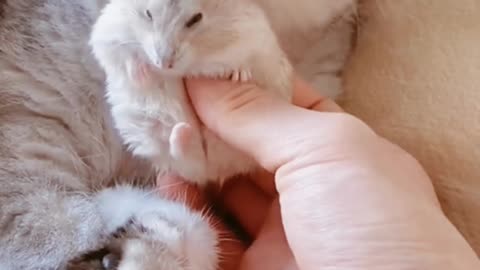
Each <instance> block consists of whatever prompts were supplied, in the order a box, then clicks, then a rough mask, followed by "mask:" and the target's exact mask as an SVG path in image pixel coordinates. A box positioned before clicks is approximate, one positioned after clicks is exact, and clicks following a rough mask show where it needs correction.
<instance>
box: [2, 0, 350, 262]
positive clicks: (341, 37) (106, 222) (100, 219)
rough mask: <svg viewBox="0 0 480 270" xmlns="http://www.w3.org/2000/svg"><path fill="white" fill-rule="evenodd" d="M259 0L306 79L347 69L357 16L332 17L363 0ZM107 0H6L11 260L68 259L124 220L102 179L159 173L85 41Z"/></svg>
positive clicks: (5, 184)
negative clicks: (126, 141)
mask: <svg viewBox="0 0 480 270" xmlns="http://www.w3.org/2000/svg"><path fill="white" fill-rule="evenodd" d="M118 1H122V0H118ZM256 1H259V3H263V4H262V6H263V7H264V8H265V11H266V13H267V16H268V17H269V18H271V21H272V26H273V28H274V29H275V31H276V32H277V33H278V34H279V39H280V42H281V44H282V46H284V49H285V51H286V52H287V55H288V56H289V58H290V59H291V60H292V63H293V64H294V66H295V67H296V68H297V70H300V73H301V74H302V75H303V76H304V77H306V78H307V79H308V81H310V82H316V85H317V86H318V88H319V90H321V91H322V90H325V89H322V86H324V85H328V84H329V83H330V82H332V81H337V80H339V79H338V78H339V77H338V76H337V72H339V71H341V66H342V65H343V61H344V60H345V59H346V54H347V51H348V47H349V46H348V43H349V34H350V32H351V29H350V28H349V27H348V23H347V21H348V20H340V21H337V22H338V24H337V23H336V24H334V25H333V26H334V27H333V28H330V26H331V23H332V22H333V20H334V18H335V17H337V16H339V15H340V14H344V13H345V12H346V11H347V8H350V7H351V5H352V4H353V1H346V0H336V1H332V0H298V1H291V0H256ZM103 2H104V1H101V0H98V1H96V0H84V1H77V0H37V1H31V0H4V1H0V185H1V189H0V251H1V252H0V266H1V267H2V268H1V269H8V270H36V269H60V270H63V269H66V267H67V263H68V262H69V261H70V260H71V259H73V258H75V257H78V256H79V255H81V254H83V253H86V252H88V251H91V250H95V249H97V248H100V247H102V246H104V245H105V244H107V243H108V241H107V240H108V239H109V235H110V231H109V229H108V228H112V227H114V226H112V224H111V222H112V220H111V219H110V218H109V217H106V216H104V214H105V212H103V211H101V209H104V208H105V207H107V205H106V204H105V203H100V204H99V202H100V201H99V200H97V199H96V198H97V196H98V194H97V191H98V190H102V189H104V188H105V187H106V186H108V185H111V184H112V182H118V183H129V184H138V185H148V184H151V185H153V182H154V181H153V180H154V179H153V177H152V171H151V170H150V166H149V165H148V164H146V163H145V162H143V161H142V160H141V159H138V158H133V157H132V156H131V155H130V154H129V152H128V151H126V150H125V149H124V148H123V147H122V142H121V139H120V137H119V135H118V132H117V131H116V130H115V129H114V128H113V124H112V120H111V116H110V112H109V106H108V105H107V104H106V102H105V101H104V95H105V92H104V81H105V77H104V75H103V72H102V69H101V68H100V67H99V66H98V64H97V63H96V61H94V58H93V57H92V56H91V54H90V48H89V47H88V45H87V42H88V38H89V36H90V29H91V26H92V25H93V23H94V21H95V20H96V17H97V16H98V14H99V13H100V8H102V7H103V5H104V3H103ZM347 13H349V11H348V12H347ZM337 25H340V26H338V27H337ZM337 30H338V31H337ZM293 41H295V42H293ZM343 41H345V42H343ZM339 44H340V45H339ZM305 52H308V57H307V56H305V54H304V53H305ZM326 52H328V53H326ZM119 57H120V56H119ZM325 61H326V62H325ZM323 63H328V64H326V65H324V64H323ZM298 67H302V68H301V69H299V68H298ZM328 74H330V75H328ZM330 78H333V79H330ZM325 82H329V83H325ZM333 85H340V84H339V83H333ZM337 92H338V91H335V93H337ZM111 192H113V193H115V192H119V195H118V196H117V197H120V195H121V194H123V193H122V192H120V191H111ZM138 206H139V207H140V208H142V207H143V206H141V205H138ZM178 207H181V206H178ZM178 207H177V208H178ZM117 210H118V209H117ZM131 211H132V212H137V211H138V212H142V209H137V210H135V209H131ZM159 211H168V209H160V208H159ZM108 214H110V215H111V214H112V213H111V212H109V213H108ZM187 216H188V215H187ZM193 219H195V218H193ZM193 219H192V220H193ZM190 222H193V221H188V222H186V223H185V224H191V223H190ZM185 224H183V225H182V226H186V225H185ZM182 226H180V227H182ZM200 234H202V233H200ZM195 235H196V234H195ZM203 235H204V236H205V235H206V236H208V233H206V234H203ZM141 237H142V235H141V234H140V235H139V237H137V239H142V238H141ZM200 237H202V235H200ZM195 241H196V240H195ZM202 241H203V240H202ZM207 242H208V241H207ZM145 243H148V242H145ZM132 245H135V244H132ZM147 247H148V248H147V249H148V250H151V251H152V252H153V251H155V250H153V249H152V248H151V246H147ZM191 247H192V248H197V245H194V246H191ZM205 251H206V250H205ZM132 255H135V254H132Z"/></svg>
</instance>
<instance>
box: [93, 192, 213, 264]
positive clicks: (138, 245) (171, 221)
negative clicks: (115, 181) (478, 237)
mask: <svg viewBox="0 0 480 270" xmlns="http://www.w3.org/2000/svg"><path fill="white" fill-rule="evenodd" d="M97 201H98V205H99V211H100V213H101V214H102V215H103V216H104V217H105V218H106V219H107V220H109V223H108V224H106V226H107V230H108V231H111V232H113V231H115V230H116V229H118V228H121V227H123V226H125V224H127V223H128V221H129V220H130V219H134V222H135V223H137V225H138V226H143V227H144V228H145V229H146V232H139V233H137V234H136V235H135V237H134V238H133V239H132V238H131V237H126V239H124V240H123V241H122V243H121V245H122V249H123V252H124V254H123V258H122V260H121V261H120V265H119V268H118V270H137V269H142V270H148V269H152V270H155V269H162V270H182V269H190V270H215V269H216V267H217V263H218V257H217V253H216V251H217V234H216V232H215V231H214V230H213V229H212V228H211V227H210V225H209V224H208V221H206V220H205V219H204V218H203V217H202V216H201V215H200V214H198V213H193V212H191V211H190V210H189V209H188V208H187V207H186V206H184V205H182V204H179V203H174V202H171V201H166V200H162V199H159V198H158V196H155V195H154V194H152V193H151V192H150V193H148V192H146V191H142V190H139V189H133V188H131V187H129V186H120V187H117V188H114V189H107V190H105V191H102V192H100V193H99V194H98V196H97ZM128 229H129V228H126V230H128Z"/></svg>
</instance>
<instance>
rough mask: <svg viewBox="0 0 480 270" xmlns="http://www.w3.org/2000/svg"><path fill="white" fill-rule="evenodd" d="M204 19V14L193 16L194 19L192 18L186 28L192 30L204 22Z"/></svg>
mask: <svg viewBox="0 0 480 270" xmlns="http://www.w3.org/2000/svg"><path fill="white" fill-rule="evenodd" d="M202 18H203V14H202V13H197V14H195V15H193V16H192V18H190V20H188V22H187V23H186V24H185V27H187V28H190V27H192V26H194V25H195V24H197V23H199V22H200V21H201V20H202Z"/></svg>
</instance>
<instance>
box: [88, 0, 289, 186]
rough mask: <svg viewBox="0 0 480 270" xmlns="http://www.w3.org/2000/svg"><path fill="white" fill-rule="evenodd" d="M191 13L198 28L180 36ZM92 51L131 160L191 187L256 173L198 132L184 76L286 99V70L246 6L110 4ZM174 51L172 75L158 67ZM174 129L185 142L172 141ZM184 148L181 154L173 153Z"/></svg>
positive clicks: (213, 0)
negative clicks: (239, 84) (235, 81)
mask: <svg viewBox="0 0 480 270" xmlns="http://www.w3.org/2000/svg"><path fill="white" fill-rule="evenodd" d="M147 10H148V11H149V12H150V14H151V15H152V17H153V20H150V19H149V18H148V16H146V13H147ZM197 12H201V13H202V14H203V19H202V21H200V22H199V23H198V24H197V25H196V26H194V27H192V29H186V28H185V22H187V21H188V20H189V19H190V17H191V16H192V14H196V13H197ZM90 44H91V46H92V48H93V53H94V55H95V56H96V58H97V59H98V61H99V63H100V65H101V66H102V67H103V68H104V70H105V72H106V75H107V95H108V101H109V102H110V104H111V105H112V115H113V119H114V121H115V124H116V127H117V128H118V130H119V132H120V134H121V136H122V137H123V139H124V140H125V142H126V144H127V145H128V146H129V148H130V149H131V150H132V152H133V153H134V154H135V155H139V156H141V157H143V158H147V159H150V160H152V161H153V163H154V165H155V166H156V168H157V169H158V171H159V173H165V172H169V171H170V172H174V173H177V174H179V175H181V176H183V177H184V178H186V179H188V180H191V181H194V182H196V183H201V184H203V183H205V182H206V181H208V180H213V181H223V180H224V179H227V178H230V177H232V176H234V175H236V174H241V173H248V172H250V171H252V170H253V169H254V168H255V167H254V163H253V162H252V161H251V159H250V158H248V157H247V156H245V155H244V154H243V153H241V152H239V151H236V150H235V149H233V148H231V147H229V146H228V145H227V144H225V143H224V142H222V141H220V140H219V139H218V138H217V137H216V136H214V135H213V134H212V133H210V132H209V131H208V130H206V129H205V128H204V127H202V126H200V124H199V123H198V121H197V119H196V117H195V114H194V113H193V110H192V108H191V106H190V105H189V101H188V98H187V97H186V94H185V90H184V89H183V83H182V81H181V78H182V77H183V76H197V75H204V76H209V77H222V76H225V75H227V76H228V75H229V74H234V75H236V76H237V77H242V78H241V79H248V78H245V77H250V75H251V79H252V80H253V81H254V82H256V83H258V84H260V85H261V86H263V87H264V88H265V89H266V90H267V91H272V92H275V93H278V95H279V96H283V97H285V98H286V99H290V98H291V80H292V78H291V75H292V67H291V65H290V63H289V61H288V59H287V57H286V55H285V54H284V52H283V51H282V49H281V48H280V47H279V44H278V41H277V38H276V36H275V34H274V32H273V30H271V27H270V24H269V22H268V19H267V18H266V17H265V15H264V14H263V12H262V10H261V9H260V8H259V7H258V6H257V5H256V4H254V3H253V2H250V1H249V0H244V1H237V0H179V1H173V2H172V1H165V0H155V1H149V0H137V1H126V0H112V1H111V2H110V3H109V4H107V6H106V7H105V9H104V10H103V11H102V14H101V15H100V17H99V19H98V20H97V22H96V24H95V26H94V28H93V33H92V38H91V40H90ZM172 51H176V52H177V53H176V54H175V57H173V69H172V70H165V67H157V64H156V63H157V62H160V63H161V62H165V61H163V60H164V59H171V58H172V57H171V52H172ZM180 125H181V126H183V127H184V132H189V133H190V134H189V136H190V138H189V141H183V142H182V140H181V139H180V138H179V137H180V136H177V133H176V132H175V131H176V130H177V127H179V126H180ZM189 128H190V130H186V129H189ZM182 143H183V144H187V145H186V146H184V148H185V149H184V151H176V149H178V148H181V147H180V146H178V145H180V144H182Z"/></svg>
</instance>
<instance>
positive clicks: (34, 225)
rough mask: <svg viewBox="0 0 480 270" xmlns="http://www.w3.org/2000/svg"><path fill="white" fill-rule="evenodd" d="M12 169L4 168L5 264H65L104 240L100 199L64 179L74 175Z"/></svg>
mask: <svg viewBox="0 0 480 270" xmlns="http://www.w3.org/2000/svg"><path fill="white" fill-rule="evenodd" d="M3 165H5V164H3ZM8 169H10V170H12V167H11V166H10V165H6V166H2V171H1V172H0V183H2V187H1V189H0V250H1V252H0V265H2V266H3V265H5V268H2V269H8V270H17V269H18V270H34V269H65V267H66V265H67V262H68V261H69V260H70V259H73V258H75V257H76V256H78V255H79V254H82V253H84V252H87V251H89V250H94V249H97V248H99V247H100V246H101V245H102V242H103V240H104V239H105V236H106V235H108V234H107V231H106V230H105V222H106V221H105V220H104V219H103V218H102V216H101V215H100V211H99V209H98V205H97V203H96V201H95V199H94V198H93V197H91V196H89V195H88V194H87V193H82V192H78V191H75V190H74V189H70V188H67V187H66V186H64V185H61V184H58V182H59V181H62V180H66V179H65V178H67V177H71V176H68V175H66V174H65V175H57V176H48V174H45V175H44V176H41V175H37V176H33V175H29V173H24V172H21V170H18V171H17V172H16V173H15V174H12V173H7V172H6V171H7V170H8ZM44 169H45V170H48V169H49V168H48V167H45V168H44ZM57 177H58V178H57ZM59 178H60V179H59ZM61 178H63V179H61ZM66 181H75V182H76V180H74V179H68V180H66Z"/></svg>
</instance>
